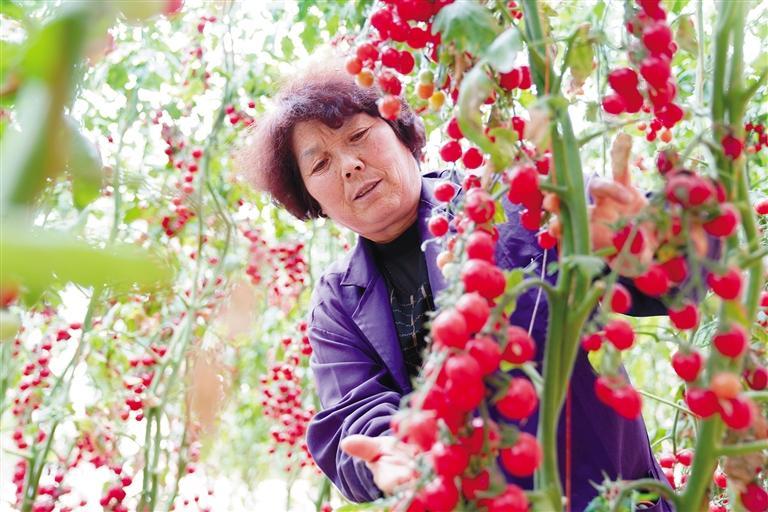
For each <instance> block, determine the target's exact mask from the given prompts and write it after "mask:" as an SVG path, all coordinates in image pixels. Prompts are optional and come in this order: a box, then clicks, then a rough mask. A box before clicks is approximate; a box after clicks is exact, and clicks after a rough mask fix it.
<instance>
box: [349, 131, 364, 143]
mask: <svg viewBox="0 0 768 512" xmlns="http://www.w3.org/2000/svg"><path fill="white" fill-rule="evenodd" d="M366 133H368V128H366V129H365V130H360V131H359V132H357V133H355V134H354V135H353V136H352V139H351V140H352V142H357V141H359V140H360V139H362V138H363V137H364V136H365V134H366Z"/></svg>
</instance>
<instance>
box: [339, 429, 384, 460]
mask: <svg viewBox="0 0 768 512" xmlns="http://www.w3.org/2000/svg"><path fill="white" fill-rule="evenodd" d="M339 448H341V449H342V450H343V451H344V452H345V453H347V454H348V455H351V456H352V457H357V458H358V459H362V460H364V461H366V462H371V461H373V460H374V459H376V458H377V457H378V455H379V454H380V453H381V448H380V447H379V443H378V442H377V440H376V438H374V437H369V436H362V435H358V434H355V435H351V436H347V437H345V438H344V439H342V440H341V443H339Z"/></svg>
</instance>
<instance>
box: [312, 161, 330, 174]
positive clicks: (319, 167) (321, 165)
mask: <svg viewBox="0 0 768 512" xmlns="http://www.w3.org/2000/svg"><path fill="white" fill-rule="evenodd" d="M326 162H327V160H320V161H319V162H318V163H317V165H315V166H314V167H313V168H312V172H313V173H315V172H317V171H321V170H322V169H323V167H325V164H326Z"/></svg>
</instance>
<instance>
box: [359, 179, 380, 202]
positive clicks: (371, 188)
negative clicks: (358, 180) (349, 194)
mask: <svg viewBox="0 0 768 512" xmlns="http://www.w3.org/2000/svg"><path fill="white" fill-rule="evenodd" d="M379 183H381V180H379V181H377V182H376V183H374V184H373V185H371V186H369V187H366V188H365V189H364V190H362V191H361V192H358V194H357V195H356V196H355V199H354V200H355V201H357V200H359V199H363V198H364V197H366V196H367V195H369V194H370V193H371V192H372V191H373V190H375V189H376V187H378V186H379Z"/></svg>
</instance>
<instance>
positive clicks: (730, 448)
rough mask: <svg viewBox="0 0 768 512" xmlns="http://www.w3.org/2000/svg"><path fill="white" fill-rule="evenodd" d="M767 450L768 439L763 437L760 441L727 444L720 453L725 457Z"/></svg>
mask: <svg viewBox="0 0 768 512" xmlns="http://www.w3.org/2000/svg"><path fill="white" fill-rule="evenodd" d="M766 451H768V439H762V440H760V441H750V442H747V443H739V444H730V445H725V446H723V447H722V448H720V450H719V451H718V454H719V455H721V456H723V457H737V456H739V455H747V454H749V453H754V452H766Z"/></svg>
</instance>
